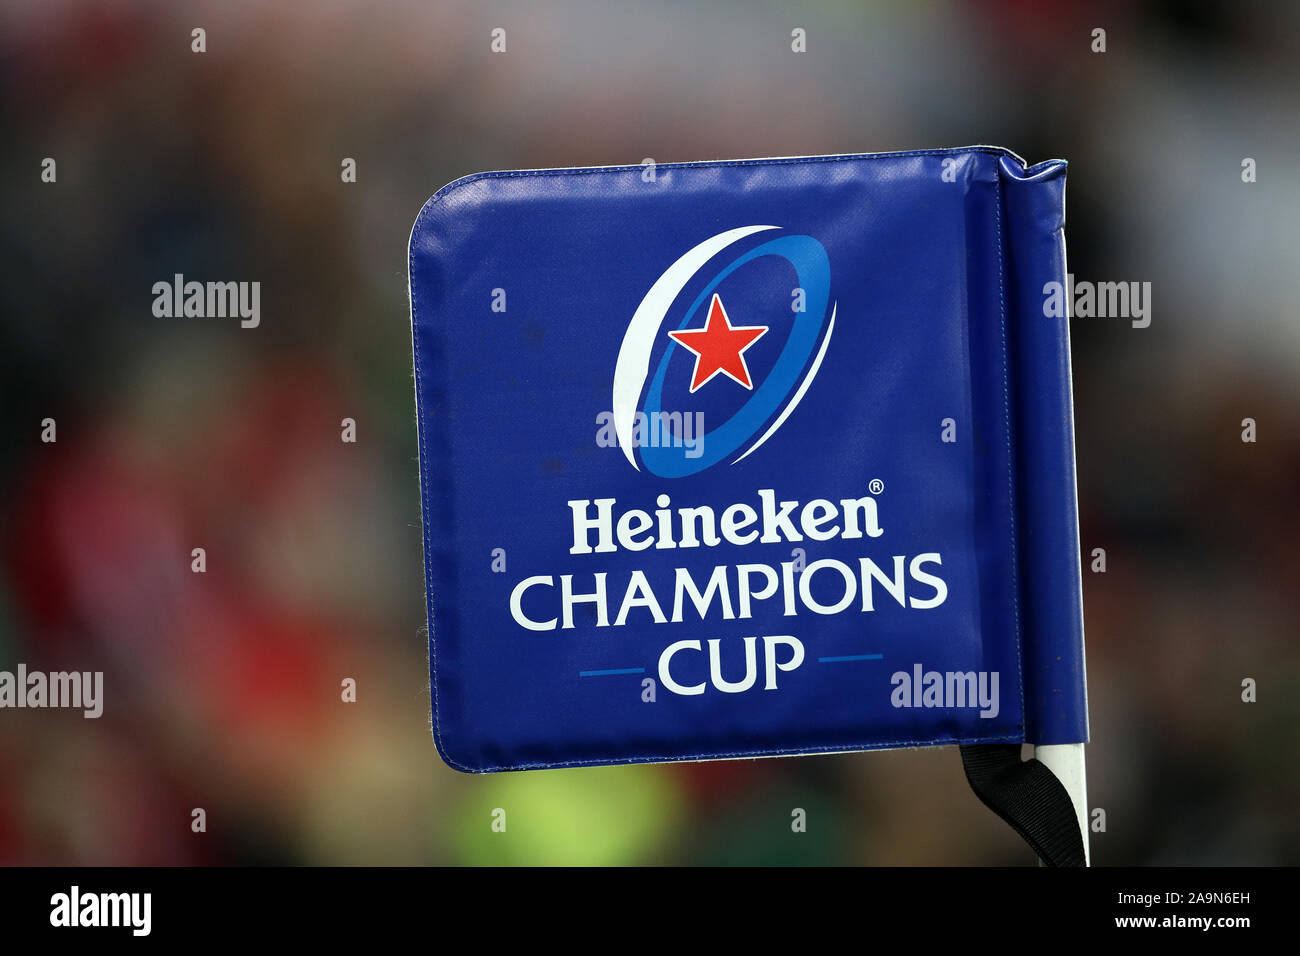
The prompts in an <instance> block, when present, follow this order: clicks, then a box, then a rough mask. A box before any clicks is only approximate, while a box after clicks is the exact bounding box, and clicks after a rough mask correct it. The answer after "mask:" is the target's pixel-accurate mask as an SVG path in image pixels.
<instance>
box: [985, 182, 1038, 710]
mask: <svg viewBox="0 0 1300 956" xmlns="http://www.w3.org/2000/svg"><path fill="white" fill-rule="evenodd" d="M997 172H998V180H997V195H996V197H994V198H995V202H994V204H993V218H994V229H995V232H996V234H997V235H996V239H997V250H998V304H999V307H1000V309H1001V313H1002V322H1001V328H1002V414H1003V420H1004V422H1005V425H1006V438H1007V502H1008V505H1009V507H1008V509H1007V513H1008V516H1009V518H1010V522H1009V524H1010V526H1011V569H1012V574H1013V575H1014V580H1013V581H1012V587H1011V608H1012V610H1013V612H1014V614H1015V624H1016V686H1017V687H1018V688H1019V689H1020V719H1021V722H1022V725H1023V724H1025V723H1027V722H1028V718H1029V715H1028V713H1026V711H1025V668H1024V663H1023V660H1022V658H1023V650H1022V647H1021V643H1022V639H1021V634H1020V557H1019V554H1018V553H1017V548H1016V489H1015V471H1016V458H1015V455H1014V453H1013V449H1012V444H1011V359H1010V355H1009V353H1008V349H1007V295H1006V278H1005V277H1006V267H1005V261H1004V258H1003V252H1002V170H1001V167H998V170H997Z"/></svg>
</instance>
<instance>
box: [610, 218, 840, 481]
mask: <svg viewBox="0 0 1300 956" xmlns="http://www.w3.org/2000/svg"><path fill="white" fill-rule="evenodd" d="M780 228H781V227H779V226H741V227H740V228H737V229H729V230H727V231H726V232H721V233H718V234H717V235H715V236H710V237H709V238H708V239H705V240H704V241H703V242H701V243H699V244H698V245H696V246H695V247H693V248H692V249H690V250H689V251H688V252H686V253H685V254H684V255H682V256H681V257H680V258H679V259H678V260H677V261H676V262H674V263H673V264H672V265H670V266H669V267H668V268H667V269H666V270H665V271H664V273H663V274H662V275H661V276H659V278H658V279H656V280H655V281H654V283H653V284H652V285H651V286H650V291H648V292H647V293H646V294H645V297H644V298H643V299H642V300H641V304H640V305H639V306H638V307H637V309H636V312H635V313H634V314H633V316H632V321H631V322H630V323H628V327H627V332H626V333H625V334H624V336H623V344H622V346H621V348H620V349H619V353H618V361H617V363H616V364H615V367H614V392H613V404H612V406H611V407H612V409H613V419H614V431H615V434H616V436H617V437H618V444H619V447H620V448H621V449H622V450H623V454H624V455H625V456H626V457H627V460H628V462H629V463H630V464H631V465H632V467H633V468H636V469H637V470H640V469H641V468H644V469H645V470H646V471H648V472H649V473H650V474H653V475H656V476H658V477H660V478H682V477H685V476H687V475H692V474H695V473H696V472H700V471H703V470H704V469H706V468H710V467H712V466H713V465H716V464H718V463H719V462H721V461H728V462H729V463H730V464H733V465H734V464H735V463H736V462H739V461H741V460H743V459H745V458H747V457H749V456H750V455H751V454H753V453H754V452H755V451H757V450H758V449H759V448H760V447H762V445H763V444H764V443H765V442H767V440H768V439H770V438H771V437H772V436H773V435H774V434H775V433H776V431H777V429H779V428H780V427H781V426H782V425H783V424H785V421H786V419H787V418H789V417H790V415H791V413H793V412H794V410H795V408H796V407H797V406H798V405H799V402H800V401H801V400H802V399H803V397H804V395H805V394H806V393H807V391H808V388H809V387H810V386H811V385H812V383H813V379H815V378H816V377H817V372H818V370H820V368H821V365H822V360H823V359H824V358H825V356H826V349H827V346H829V345H830V341H831V334H832V333H833V332H834V331H835V312H836V304H835V303H831V302H830V262H829V260H828V258H827V256H826V250H825V249H824V248H823V247H822V244H821V243H820V242H818V241H817V240H816V239H814V238H812V237H811V236H803V235H794V234H790V233H784V232H780ZM762 233H779V234H777V235H773V236H770V237H768V236H763V237H762V238H763V239H764V240H766V241H759V242H757V244H755V242H754V241H753V240H751V241H750V242H748V243H745V242H744V240H746V239H748V238H749V237H751V236H758V235H760V234H762ZM738 243H739V244H742V245H741V250H740V251H738V252H736V253H735V254H733V255H732V256H731V257H730V258H724V257H723V256H722V255H721V254H722V253H723V252H725V251H727V250H728V249H731V248H732V247H734V246H736V245H737V244H738ZM768 257H775V258H776V259H778V260H781V261H784V263H787V264H788V267H789V268H791V269H793V275H794V278H795V285H794V289H793V291H794V292H795V293H796V295H797V300H796V301H798V302H799V304H800V306H801V308H792V307H791V304H790V303H791V300H790V299H789V298H785V297H782V298H780V299H775V298H773V300H772V301H771V302H770V303H769V304H768V305H767V307H765V308H763V309H762V310H761V312H762V314H761V316H753V317H747V316H745V315H742V314H740V313H739V311H734V310H729V309H728V306H727V305H726V304H725V300H726V299H727V295H728V293H726V292H724V291H720V288H719V287H720V286H722V285H723V283H724V281H725V280H728V279H729V278H730V277H731V276H732V275H733V273H737V271H738V270H742V269H744V268H745V267H746V266H751V269H752V268H753V266H752V265H751V264H755V263H759V262H761V261H763V260H765V259H768ZM715 260H719V262H718V264H717V265H714V266H713V271H712V272H711V273H708V274H707V275H708V279H707V280H706V281H704V282H703V283H701V282H700V281H699V280H698V278H697V277H698V276H699V275H700V274H701V273H704V270H705V269H706V267H708V266H709V265H710V263H712V262H714V261H715ZM787 271H788V270H787ZM748 274H749V273H748V272H746V273H742V274H741V275H740V276H739V277H738V279H734V280H732V283H731V284H730V285H729V287H731V288H734V286H735V283H736V282H738V281H742V280H743V279H744V278H745V276H746V275H748ZM688 288H690V290H691V292H693V293H694V295H693V297H692V296H691V295H690V294H689V293H688V294H684V293H685V291H686V290H687V289H688ZM828 306H829V310H828ZM754 311H759V310H754ZM784 316H792V321H791V320H787V319H785V318H784ZM777 317H780V318H777ZM751 318H752V320H751ZM786 323H789V334H788V336H787V337H786V339H785V344H784V345H783V346H781V347H780V349H779V351H778V352H775V354H774V356H770V357H769V361H768V367H767V368H765V370H764V371H763V372H762V373H761V375H756V373H755V371H754V370H753V369H752V368H751V365H752V363H751V361H750V359H749V358H747V353H750V350H751V348H754V347H756V346H764V345H766V346H768V347H769V349H770V348H771V347H772V346H773V343H775V342H778V341H779V336H780V333H781V332H783V331H784V329H781V328H778V326H780V325H784V324H786ZM757 351H758V349H757V348H755V352H757ZM751 354H752V353H751ZM681 357H686V358H689V359H692V360H693V363H692V364H689V365H688V363H685V362H682V361H681ZM674 358H678V361H677V363H675V364H674V363H673V359H674ZM652 362H653V363H654V367H653V370H652V367H651V363H652ZM688 367H689V368H690V372H689V379H688V380H686V381H684V382H681V383H679V384H680V385H682V386H684V393H685V394H686V395H689V396H691V397H696V396H698V401H700V402H704V403H712V404H711V406H710V407H712V408H715V409H716V408H724V409H726V411H725V413H724V414H722V415H721V416H719V415H717V414H712V415H710V418H712V419H714V422H711V423H710V425H709V427H708V429H707V430H706V432H705V433H704V435H703V440H702V442H701V443H700V449H697V450H696V451H695V454H693V455H690V454H687V453H686V451H685V449H683V448H682V447H680V446H674V445H673V444H660V445H655V446H647V445H645V444H643V443H639V442H638V441H636V431H637V428H636V425H637V420H638V417H639V416H641V417H642V418H643V420H644V418H645V417H651V418H653V417H655V416H661V415H663V414H664V411H665V409H664V393H665V387H666V385H667V384H668V379H669V373H670V369H679V368H680V369H686V368H688ZM756 378H757V379H761V380H756ZM737 389H739V390H741V391H740V392H739V393H736V394H730V395H729V394H727V390H731V391H732V392H735V391H736V390H737ZM682 391H683V389H682V388H678V392H682ZM746 392H747V393H748V395H747V397H744V400H743V402H740V404H739V405H738V407H734V406H735V405H736V402H737V401H738V399H737V394H739V395H744V393H746ZM728 403H730V404H728ZM701 450H702V453H701ZM638 458H639V459H640V462H639V463H638Z"/></svg>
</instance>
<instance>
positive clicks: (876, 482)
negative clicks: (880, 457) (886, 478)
mask: <svg viewBox="0 0 1300 956" xmlns="http://www.w3.org/2000/svg"><path fill="white" fill-rule="evenodd" d="M867 488H868V490H870V492H871V493H872V494H873V495H878V494H880V493H881V492H882V491H884V490H885V483H884V482H883V481H881V480H880V479H879V478H872V479H871V484H869V485H867Z"/></svg>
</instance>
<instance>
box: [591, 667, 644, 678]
mask: <svg viewBox="0 0 1300 956" xmlns="http://www.w3.org/2000/svg"><path fill="white" fill-rule="evenodd" d="M644 673H645V668H644V667H624V668H621V669H619V670H612V671H578V676H579V677H609V676H610V675H613V674H644Z"/></svg>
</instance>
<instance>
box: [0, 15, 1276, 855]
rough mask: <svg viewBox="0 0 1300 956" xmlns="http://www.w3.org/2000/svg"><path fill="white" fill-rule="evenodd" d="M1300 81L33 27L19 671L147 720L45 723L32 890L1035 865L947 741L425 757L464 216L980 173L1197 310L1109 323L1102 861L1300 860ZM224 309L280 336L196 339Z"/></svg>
mask: <svg viewBox="0 0 1300 956" xmlns="http://www.w3.org/2000/svg"><path fill="white" fill-rule="evenodd" d="M195 27H202V28H204V29H205V30H206V42H207V52H206V53H202V54H197V53H194V52H192V51H191V42H192V40H191V30H192V29H193V28H195ZM495 27H503V28H505V30H506V31H507V32H506V36H507V52H506V53H504V54H493V53H491V51H490V48H489V43H490V34H491V31H492V29H493V28H495ZM796 27H802V28H803V29H805V30H806V31H807V52H806V53H801V54H795V53H792V52H791V30H793V29H794V28H796ZM1098 27H1101V28H1104V29H1105V30H1106V45H1107V49H1106V52H1105V53H1094V52H1093V51H1092V46H1093V34H1092V31H1093V30H1094V29H1095V28H1098ZM1298 49H1300V7H1298V6H1296V5H1294V4H1290V3H1285V2H1278V3H1231V2H1226V0H1225V2H1218V3H1214V2H1206V3H1180V2H1175V0H1170V2H1167V3H1145V4H1137V3H1134V4H1129V3H1119V2H1110V3H1100V4H1098V3H1090V4H1082V3H1080V4H1071V3H1052V4H1038V3H1032V2H1029V0H984V2H968V3H956V2H953V3H939V2H933V3H919V4H912V3H855V2H848V0H842V2H830V0H825V2H775V0H771V2H742V0H725V2H724V0H711V2H697V0H659V2H620V3H607V2H601V0H569V2H561V3H535V2H523V0H521V2H517V3H504V2H496V0H487V2H468V0H466V2H414V0H393V2H386V3H365V2H360V0H357V2H340V0H312V2H305V0H303V2H294V3H287V2H286V3H274V4H259V3H254V2H251V0H237V2H233V3H232V2H216V0H214V2H204V3H163V2H157V3H148V2H141V0H115V2H109V0H87V2H54V0H50V2H42V3H33V2H14V0H5V2H3V3H0V141H3V143H4V149H3V150H0V170H2V174H0V275H2V276H3V279H2V281H0V306H2V307H0V315H2V316H3V337H2V338H0V389H2V391H0V397H2V399H3V401H2V402H0V422H2V425H0V494H2V495H3V498H2V499H0V500H2V501H3V504H2V505H0V568H2V569H3V572H2V574H0V669H5V668H8V669H12V667H13V666H14V665H15V664H16V663H17V662H19V661H23V662H25V663H27V665H28V666H29V667H31V668H33V669H37V668H39V669H46V670H59V669H76V670H102V671H104V672H105V675H106V676H105V683H106V687H107V691H106V709H105V715H104V717H102V718H101V719H99V720H85V719H83V718H82V717H81V715H80V713H78V712H66V711H64V712H55V711H35V712H34V711H13V710H9V711H3V712H0V863H7V864H28V863H48V864H63V863H71V864H235V863H277V864H279V863H284V864H335V863H338V864H352V863H358V864H359V863H366V864H378V863H394V864H425V863H471V864H476V863H528V864H531V863H700V864H742V863H781V864H802V863H833V864H904V865H906V864H950V863H951V864H1026V863H1030V862H1031V859H1030V854H1029V851H1028V850H1027V849H1026V848H1025V847H1024V845H1023V844H1022V843H1021V842H1020V841H1019V839H1018V838H1017V837H1016V836H1015V835H1014V834H1013V833H1012V832H1011V831H1010V830H1009V829H1008V828H1007V827H1006V826H1005V825H1004V824H1003V823H1001V821H999V820H997V819H996V818H995V817H994V816H993V815H992V814H991V813H989V812H988V811H987V810H985V809H984V808H983V807H982V806H981V805H980V804H979V803H978V801H977V800H976V799H975V797H974V796H973V795H972V794H971V793H970V792H969V790H968V789H967V786H966V783H965V781H964V778H963V776H962V772H961V768H960V762H959V760H958V755H957V753H956V752H955V751H954V750H951V749H942V750H930V751H904V752H894V753H878V754H863V755H850V756H834V757H810V758H801V759H787V760H764V761H748V762H746V761H738V762H725V763H709V764H699V765H687V766H657V767H655V766H649V767H630V768H614V769H599V770H572V771H558V772H549V773H528V774H507V775H499V776H492V777H473V778H471V777H467V776H463V775H460V774H457V773H456V772H454V771H452V770H450V769H448V768H447V767H445V766H444V765H443V764H442V762H441V761H440V760H439V758H438V756H437V753H436V752H435V750H434V747H433V743H432V740H431V739H430V734H429V730H428V713H429V700H428V678H427V673H426V653H427V651H426V647H425V641H426V631H425V620H424V603H423V583H422V578H421V558H420V531H419V521H420V514H419V493H418V473H417V463H416V432H415V426H414V413H413V402H412V379H411V349H410V337H409V318H408V312H407V292H406V243H407V237H408V234H409V232H410V227H411V223H412V222H413V221H414V218H415V215H416V213H417V212H418V211H419V209H420V207H421V205H422V203H423V202H424V201H425V199H427V198H428V196H429V195H431V194H432V193H433V192H434V191H435V190H437V189H438V188H439V187H440V186H442V185H444V184H445V183H447V182H448V181H450V180H452V179H454V178H457V177H459V176H461V175H464V174H467V173H471V172H476V171H480V170H484V169H501V168H519V167H539V166H574V165H600V164H624V163H638V162H641V161H642V160H643V159H645V158H647V157H652V158H653V159H655V160H657V161H659V162H670V161H680V160H705V159H716V158H735V157H748V156H781V155H799V154H816V153H836V152H858V151H878V150H889V149H908V148H920V147H940V146H958V145H967V144H973V143H992V144H997V145H1004V146H1007V147H1010V148H1012V149H1014V150H1016V151H1017V152H1019V153H1020V154H1021V155H1023V156H1024V157H1025V158H1026V159H1027V160H1029V161H1030V162H1037V161H1040V160H1043V159H1048V158H1053V157H1064V158H1066V159H1068V160H1069V161H1070V163H1071V167H1070V173H1069V182H1070V188H1069V191H1068V200H1067V201H1068V224H1067V240H1068V245H1069V257H1070V258H1069V264H1070V269H1071V271H1072V272H1074V273H1075V275H1076V276H1077V277H1078V278H1080V279H1088V280H1093V281H1149V282H1151V284H1152V312H1151V316H1152V322H1151V325H1150V327H1149V328H1145V329H1135V328H1132V327H1131V326H1130V324H1129V323H1128V322H1127V321H1125V320H1122V319H1076V320H1075V321H1074V322H1073V342H1074V373H1075V403H1076V414H1077V431H1078V434H1077V446H1078V462H1079V482H1080V487H1079V493H1080V509H1081V515H1082V537H1083V548H1084V551H1085V553H1086V554H1087V553H1089V552H1091V550H1092V549H1093V548H1104V549H1105V551H1106V555H1107V570H1106V572H1105V573H1104V574H1101V573H1091V572H1089V571H1087V570H1085V581H1084V594H1085V607H1086V625H1087V640H1088V666H1089V683H1090V691H1091V715H1092V740H1093V743H1092V746H1091V747H1090V748H1089V768H1088V769H1089V784H1090V794H1089V795H1090V802H1091V804H1092V806H1093V807H1100V808H1103V809H1104V810H1105V812H1106V832H1104V833H1097V834H1094V835H1093V857H1094V861H1095V862H1096V863H1098V864H1101V865H1106V864H1161V863H1163V864H1210V863H1219V864H1237V863H1249V864H1282V863H1287V864H1295V863H1298V862H1300V824H1298V823H1297V819H1298V816H1297V812H1296V808H1297V806H1300V760H1297V756H1298V755H1300V748H1298V746H1297V745H1298V743H1300V637H1298V634H1297V624H1298V622H1300V614H1298V613H1297V610H1298V609H1297V603H1298V602H1297V594H1298V593H1300V587H1298V585H1300V551H1298V550H1297V547H1296V542H1297V540H1300V401H1298V400H1297V396H1298V394H1300V387H1298V386H1297V376H1300V321H1297V307H1296V303H1297V301H1300V268H1297V264H1296V254H1297V248H1298V247H1300V225H1298V224H1297V221H1298V220H1297V212H1298V211H1300V82H1298V80H1300V75H1298V71H1300V67H1298V66H1297V62H1298V57H1297V50H1298ZM45 157H53V158H55V159H56V161H57V183H56V184H45V183H42V182H41V180H40V172H41V161H42V159H43V158H45ZM345 157H351V158H353V159H355V160H356V164H357V182H356V183H354V184H345V183H343V182H341V178H340V168H341V167H340V164H341V162H342V160H343V159H344V158H345ZM1246 157H1250V158H1253V159H1254V160H1256V163H1257V169H1258V181H1257V182H1255V183H1251V184H1247V183H1243V182H1242V178H1241V164H1242V160H1243V159H1244V158H1246ZM178 272H179V273H184V274H185V275H187V276H191V277H194V278H200V279H202V278H222V279H240V280H259V281H261V282H262V303H261V306H262V322H261V326H260V327H259V328H258V329H256V330H242V329H240V328H239V327H238V324H237V322H235V321H231V320H195V321H182V322H177V321H173V320H167V319H158V318H155V317H154V316H153V315H152V312H151V304H152V298H153V297H152V293H151V287H152V285H153V283H155V282H157V281H160V280H162V281H168V280H170V278H171V276H172V275H173V274H174V273H178ZM345 417H351V418H354V419H355V420H356V422H357V423H358V425H357V427H358V440H357V442H356V443H355V444H344V443H342V442H341V441H340V421H341V419H343V418H345ZM1246 417H1250V418H1254V419H1255V420H1256V421H1257V423H1258V426H1257V427H1258V441H1257V442H1256V443H1255V444H1244V443H1243V442H1242V441H1241V421H1242V419H1243V418H1246ZM45 418H53V419H55V420H56V422H57V438H58V440H57V442H56V443H53V444H49V443H42V442H41V440H40V435H41V425H40V423H41V421H42V419H45ZM197 546H203V547H205V548H206V552H207V571H206V573H205V574H193V573H191V571H190V561H191V558H190V552H191V549H192V548H193V547H197ZM1089 560H1090V559H1089ZM342 677H353V678H355V679H356V680H357V682H358V688H359V691H358V701H357V703H355V704H343V703H342V702H341V701H340V680H341V678H342ZM1243 677H1253V678H1255V679H1256V680H1257V681H1258V702H1257V703H1255V704H1245V703H1242V701H1241V699H1240V695H1241V680H1242V678H1243ZM196 807H202V808H204V809H205V811H206V814H207V832H206V833H204V834H195V833H193V832H191V819H192V817H191V811H192V810H193V809H194V808H196ZM495 807H507V808H509V811H508V812H509V833H510V838H509V839H501V838H499V837H497V836H496V835H494V834H493V833H492V832H491V830H490V828H489V822H490V814H491V811H492V809H493V808H495ZM793 807H803V808H805V809H806V810H807V815H808V821H809V823H808V832H807V833H806V834H794V833H792V832H791V828H790V819H791V817H790V813H791V808H793Z"/></svg>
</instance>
